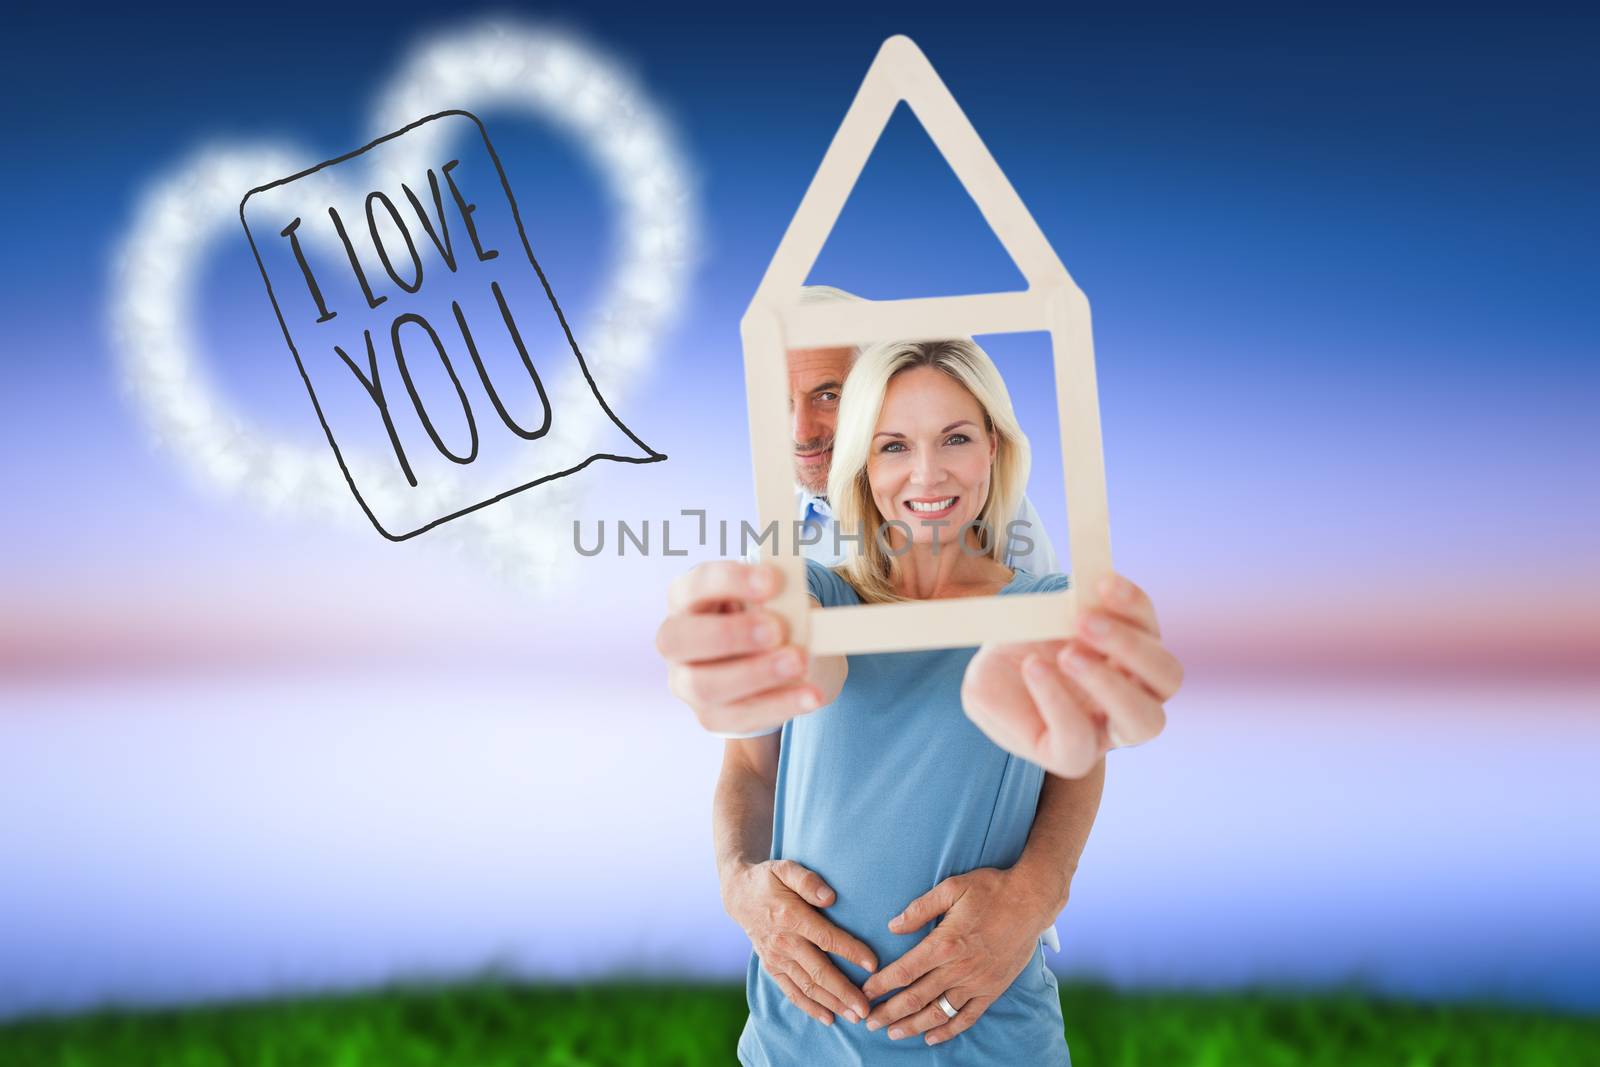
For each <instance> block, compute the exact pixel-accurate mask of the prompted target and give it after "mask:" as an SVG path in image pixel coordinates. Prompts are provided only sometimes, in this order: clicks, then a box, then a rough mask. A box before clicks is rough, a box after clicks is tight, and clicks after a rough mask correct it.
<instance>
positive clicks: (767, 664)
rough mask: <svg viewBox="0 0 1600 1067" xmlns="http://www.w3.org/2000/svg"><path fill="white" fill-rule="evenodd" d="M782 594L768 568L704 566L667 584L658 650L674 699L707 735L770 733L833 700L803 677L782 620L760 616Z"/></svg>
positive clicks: (802, 653)
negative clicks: (690, 710)
mask: <svg viewBox="0 0 1600 1067" xmlns="http://www.w3.org/2000/svg"><path fill="white" fill-rule="evenodd" d="M782 586H783V572H782V571H780V570H779V569H778V568H777V567H776V566H774V565H773V564H770V563H740V562H736V561H733V560H715V561H712V562H710V563H702V564H701V565H700V566H698V567H695V568H694V569H693V570H690V571H689V572H688V573H686V574H683V575H680V576H679V577H678V578H677V580H676V581H674V582H673V583H672V588H671V590H670V591H669V593H668V596H667V617H666V619H664V620H663V621H662V623H661V626H660V628H659V629H658V630H657V631H656V649H657V651H659V652H660V653H661V655H662V657H663V658H664V659H666V661H667V663H668V664H669V665H670V670H669V672H668V676H667V684H668V686H669V687H670V688H671V690H672V693H673V695H674V696H676V697H677V698H678V699H679V700H681V701H683V702H684V703H685V704H687V705H689V706H690V707H691V708H693V709H694V713H695V716H696V717H697V718H699V720H700V725H701V726H704V727H705V728H706V729H707V730H711V731H713V732H714V733H720V734H736V735H738V734H743V735H749V734H754V733H759V732H762V731H767V730H772V729H774V728H776V727H779V726H782V725H783V724H784V723H785V722H787V721H788V720H790V719H792V718H794V717H795V716H796V715H803V714H805V713H806V712H808V711H815V710H816V709H817V708H819V707H821V706H822V705H823V704H825V703H827V702H828V701H830V700H832V699H833V697H834V696H836V695H837V693H838V689H837V688H835V687H833V686H831V685H830V684H829V680H828V679H825V678H823V677H821V676H820V675H816V674H813V675H812V676H808V671H810V670H811V668H812V666H813V664H812V663H811V662H810V658H809V657H808V656H807V654H806V650H805V649H803V648H801V647H799V646H797V645H794V644H790V643H789V642H788V631H787V627H786V626H785V625H784V622H783V619H782V618H780V617H779V616H778V615H776V614H774V613H772V612H770V611H767V610H764V609H763V608H762V606H761V605H762V604H763V603H765V602H766V601H768V600H770V599H771V598H772V597H773V596H774V595H776V594H777V592H778V590H779V589H781V588H782ZM825 673H828V674H830V675H831V673H833V672H831V671H829V672H825ZM819 682H820V683H821V684H819ZM829 688H831V689H832V692H826V693H825V689H829Z"/></svg>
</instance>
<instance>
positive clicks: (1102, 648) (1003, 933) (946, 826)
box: [657, 289, 1182, 1067]
mask: <svg viewBox="0 0 1600 1067" xmlns="http://www.w3.org/2000/svg"><path fill="white" fill-rule="evenodd" d="M806 299H808V300H817V299H849V297H848V294H842V293H839V292H838V291H836V290H818V289H812V290H808V292H807V294H806ZM789 381H790V400H791V407H792V409H793V412H794V419H793V434H794V440H795V446H796V447H795V474H796V479H797V481H798V482H799V486H800V488H799V490H798V493H799V501H798V504H797V506H798V507H799V508H801V509H802V515H801V517H802V518H809V519H811V520H813V521H823V522H824V523H826V522H827V521H830V520H831V521H837V522H838V523H840V524H842V525H843V526H844V528H845V529H846V530H847V531H854V530H857V529H860V528H862V527H865V528H866V529H867V530H868V531H871V530H873V529H876V528H879V526H880V525H881V524H886V523H890V522H891V521H894V520H898V521H897V522H895V523H894V525H890V526H887V527H886V528H885V537H886V539H887V541H888V549H889V550H887V551H886V550H885V546H884V544H883V543H881V542H880V541H879V540H878V539H877V538H875V537H873V536H871V535H870V532H869V536H867V537H866V538H865V539H864V540H863V541H862V542H860V543H859V544H856V543H851V551H850V552H849V554H847V555H846V557H845V558H844V559H843V560H842V562H840V563H839V564H838V565H837V566H832V567H828V566H823V565H822V564H821V563H818V562H817V561H816V560H809V561H808V562H807V581H808V586H809V589H810V593H811V596H812V598H813V599H814V600H815V601H817V602H818V603H819V604H821V605H822V606H824V607H829V606H836V605H844V604H855V603H862V602H868V603H870V602H883V601H889V600H915V599H931V598H943V597H961V596H992V595H997V594H998V595H1003V596H1010V595H1027V594H1029V593H1034V592H1044V591H1051V590H1058V589H1063V588H1066V587H1067V584H1068V582H1067V578H1066V577H1065V576H1064V575H1061V574H1058V573H1050V572H1049V571H1053V566H1049V564H1048V562H1047V563H1046V564H1045V566H1043V567H1041V569H1040V570H1039V571H1034V570H1032V569H1031V567H1032V566H1039V564H1038V563H1037V562H1036V561H1037V560H1039V559H1043V560H1046V561H1049V560H1051V556H1050V550H1049V544H1048V539H1047V538H1045V537H1044V536H1043V531H1042V529H1038V528H1037V526H1036V525H1035V528H1034V529H1032V530H1031V531H1028V536H1029V539H1031V540H1032V542H1033V551H1032V553H1031V554H1030V555H1029V556H1028V557H1027V558H1025V559H1023V558H1016V557H1014V556H1013V557H1008V555H1007V549H1008V545H1010V546H1011V547H1017V546H1018V545H1020V541H1018V542H1010V541H1009V540H1008V539H1007V538H1006V537H1004V536H993V537H991V538H990V539H989V543H988V544H987V546H985V545H983V544H981V543H980V542H979V540H978V535H977V533H976V531H975V530H974V529H973V524H974V523H975V522H978V521H982V522H983V523H984V524H985V525H986V527H987V528H988V529H990V530H993V531H1005V530H1006V529H1007V527H1008V524H1009V521H1010V520H1011V519H1012V518H1013V517H1021V518H1023V519H1024V520H1025V521H1026V520H1031V519H1032V517H1033V512H1032V509H1031V507H1029V506H1028V505H1027V504H1026V502H1025V500H1024V498H1023V489H1024V486H1025V484H1026V481H1027V475H1028V444H1027V439H1026V438H1025V437H1024V436H1023V434H1022V432H1021V430H1020V428H1019V427H1018V425H1017V422H1016V417H1015V415H1014V414H1013V412H1012V406H1011V401H1010V398H1009V396H1008V394H1007V392H1006V389H1005V384H1004V382H1003V381H1002V380H1001V378H1000V375H999V373H998V371H997V370H996V369H995V366H994V364H993V362H992V361H991V360H990V359H989V357H988V356H987V354H985V353H984V352H983V350H982V349H981V348H979V347H978V346H977V345H975V344H973V343H972V342H971V341H969V340H963V339H957V340H947V341H933V342H918V343H898V344H882V345H874V346H871V347H869V348H867V349H866V350H865V351H863V352H860V353H857V352H855V351H854V350H851V349H820V350H804V351H795V352H791V353H790V366H789ZM824 488H825V489H826V492H825V494H824V493H823V492H821V490H823V489H824ZM821 507H826V508H827V509H828V511H829V512H831V514H821V513H820V511H821ZM901 524H904V525H901ZM906 531H909V533H907V532H906ZM830 534H831V531H830ZM958 538H959V539H961V540H959V541H958ZM832 545H833V538H832V537H831V536H826V537H823V538H822V539H821V543H820V544H818V545H817V546H816V548H817V549H818V550H819V552H821V553H824V554H826V553H827V552H828V551H830V550H831V548H832ZM781 580H782V579H781V575H780V574H779V573H778V571H777V569H776V568H774V567H771V566H770V565H759V564H749V563H736V562H732V561H719V562H715V563H709V564H705V565H702V566H700V567H697V568H695V569H694V570H692V571H690V572H689V573H688V574H686V575H684V576H683V577H682V578H680V579H679V580H678V581H677V582H676V583H674V586H673V589H672V593H671V607H670V614H669V615H668V617H667V619H666V620H665V621H664V622H663V623H662V625H661V628H660V630H659V632H658V634H657V646H658V648H659V649H660V651H661V653H662V654H663V655H664V656H665V657H666V658H667V660H668V661H669V663H670V664H671V685H672V688H673V691H674V693H676V694H677V695H678V696H679V697H680V698H681V699H683V700H684V701H685V702H686V703H688V704H690V705H691V706H692V707H693V708H694V709H695V711H696V714H697V715H698V716H699V718H700V721H701V722H702V723H703V724H704V725H705V726H707V728H709V729H711V730H713V731H714V732H718V733H721V734H722V735H723V736H725V737H727V738H728V740H727V742H726V750H725V754H724V758H723V768H722V774H721V778H720V780H719V781H718V784H717V790H716V799H715V802H714V805H713V816H712V818H713V829H714V835H715V842H716V853H717V866H718V874H719V876H720V880H721V884H722V894H723V903H724V905H725V907H726V908H727V910H728V913H729V914H730V915H731V916H732V917H733V918H734V919H735V921H737V922H738V923H739V924H740V925H741V926H742V927H743V928H744V929H745V931H746V932H747V933H748V934H749V936H750V939H751V942H752V945H753V946H754V949H755V953H754V955H753V957H752V959H751V962H750V968H749V973H748V978H747V995H748V998H749V1004H750V1018H749V1021H748V1023H747V1024H746V1026H745V1030H744V1033H743V1035H742V1037H741V1039H740V1042H739V1050H738V1052H739V1060H740V1062H741V1063H743V1064H745V1065H746V1067H766V1065H771V1067H790V1065H793V1067H808V1065H812V1064H881V1063H890V1062H900V1061H903V1060H913V1061H914V1060H918V1059H921V1060H922V1061H923V1062H937V1063H944V1064H972V1065H1001V1064H1004V1065H1010V1064H1030V1065H1034V1064H1037V1065H1059V1064H1067V1063H1069V1062H1070V1057H1069V1054H1068V1051H1067V1045H1066V1040H1065V1037H1064V1033H1063V1025H1062V1017H1061V1005H1060V999H1059V994H1058V991H1057V987H1056V982H1055V978H1054V976H1053V975H1052V974H1051V973H1050V971H1049V969H1048V968H1047V967H1046V965H1045V961H1044V955H1043V952H1042V950H1041V948H1040V936H1041V935H1040V931H1041V930H1048V935H1051V936H1053V934H1054V930H1053V923H1054V920H1055V917H1056V915H1057V914H1058V913H1059V912H1060V911H1061V909H1062V907H1064V906H1065V904H1066V901H1067V896H1068V891H1069V888H1070V882H1071V877H1072V873H1073V871H1074V870H1075V869H1076V867H1077V862H1078V857H1079V855H1080V854H1081V852H1082V850H1083V846H1084V843H1085V842H1086V840H1087V838H1088V835H1089V830H1090V828H1091V826H1092V825H1093V822H1094V817H1095V813H1096V811H1097V809H1098V807H1099V802H1100V792H1101V788H1102V785H1103V782H1104V773H1105V768H1104V759H1103V756H1104V753H1105V752H1106V750H1107V749H1108V748H1109V747H1111V745H1112V738H1113V737H1114V738H1116V742H1117V743H1120V744H1134V743H1138V742H1139V741H1142V740H1146V739H1148V738H1150V737H1153V736H1154V735H1155V734H1156V733H1158V732H1159V731H1160V729H1161V727H1162V725H1163V723H1164V721H1165V713H1164V711H1163V708H1162V705H1163V703H1164V702H1165V701H1166V700H1168V699H1170V698H1171V696H1172V694H1173V693H1174V692H1175V691H1176V690H1177V687H1178V685H1179V682H1180V680H1181V675H1182V669H1181V667H1180V666H1179V664H1178V662H1177V660H1176V659H1175V658H1174V657H1173V656H1172V654H1171V653H1170V652H1168V651H1167V650H1166V649H1165V648H1164V647H1163V646H1162V645H1161V642H1160V638H1159V636H1158V630H1157V626H1156V620H1155V614H1154V609H1153V607H1152V605H1151V603H1150V601H1149V599H1148V598H1147V597H1146V596H1145V594H1144V593H1143V592H1142V591H1141V590H1139V589H1138V588H1137V587H1136V586H1134V585H1133V584H1132V583H1130V582H1127V581H1126V580H1125V579H1122V578H1113V579H1111V581H1110V583H1109V586H1108V588H1107V589H1106V590H1105V608H1104V609H1103V610H1101V611H1098V612H1094V613H1086V614H1085V615H1084V617H1083V618H1082V620H1081V624H1080V629H1079V633H1078V634H1077V635H1076V636H1075V637H1074V638H1073V639H1070V640H1066V641H1047V642H1033V643H1027V644H1019V645H985V646H983V647H982V648H980V649H976V650H974V649H971V648H967V649H937V650H929V651H918V652H905V653H886V654H879V655H869V656H850V657H820V658H818V657H809V656H808V655H807V654H806V651H805V650H804V649H803V648H800V647H798V646H794V645H790V644H788V643H787V639H786V635H785V634H784V631H783V624H782V621H781V620H780V619H779V618H777V617H776V616H775V615H772V614H771V613H769V612H765V611H763V610H762V609H761V604H762V602H763V601H765V600H766V599H768V598H769V597H771V596H772V595H773V594H774V593H775V592H776V591H777V588H778V584H779V582H781ZM775 724H776V725H775ZM763 728H765V729H770V730H771V732H767V733H760V732H759V731H760V730H761V729H763ZM936 920H937V925H932V924H933V923H935V921H936ZM840 1021H842V1022H843V1023H845V1024H847V1025H840V1024H839V1023H840ZM945 1042H950V1043H949V1044H948V1045H945V1044H944V1043H945ZM927 1045H939V1046H941V1047H940V1048H939V1051H938V1052H937V1053H934V1054H932V1057H933V1058H931V1059H929V1058H928V1057H929V1055H930V1054H929V1053H928V1052H927V1050H926V1048H925V1047H923V1046H927ZM919 1052H920V1053H921V1056H920V1057H919Z"/></svg>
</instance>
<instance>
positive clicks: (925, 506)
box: [906, 496, 956, 511]
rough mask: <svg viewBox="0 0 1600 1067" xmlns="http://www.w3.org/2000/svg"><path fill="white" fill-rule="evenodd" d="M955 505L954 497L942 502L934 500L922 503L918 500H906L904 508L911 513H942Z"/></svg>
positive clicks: (946, 498) (948, 497)
mask: <svg viewBox="0 0 1600 1067" xmlns="http://www.w3.org/2000/svg"><path fill="white" fill-rule="evenodd" d="M955 503H956V498H955V497H953V496H947V497H945V498H944V499H943V500H934V501H931V502H928V503H923V502H922V501H920V500H907V501H906V506H908V507H909V508H910V509H911V510H912V511H943V510H944V509H945V508H949V507H954V506H955Z"/></svg>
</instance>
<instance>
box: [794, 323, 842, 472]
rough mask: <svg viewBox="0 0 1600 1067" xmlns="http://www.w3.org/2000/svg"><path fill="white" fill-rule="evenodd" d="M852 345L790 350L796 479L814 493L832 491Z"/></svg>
mask: <svg viewBox="0 0 1600 1067" xmlns="http://www.w3.org/2000/svg"><path fill="white" fill-rule="evenodd" d="M854 354H855V353H854V351H853V350H852V349H849V348H794V349H790V350H789V425H790V436H791V437H792V439H793V441H794V480H795V482H796V484H798V485H801V486H803V487H805V489H807V490H808V491H810V492H812V493H818V494H821V493H825V492H827V491H828V468H829V466H831V465H832V463H833V432H834V427H835V426H836V425H838V422H839V394H840V392H841V391H842V390H843V389H844V379H845V375H846V374H848V373H849V372H850V361H851V358H852V357H853V356H854Z"/></svg>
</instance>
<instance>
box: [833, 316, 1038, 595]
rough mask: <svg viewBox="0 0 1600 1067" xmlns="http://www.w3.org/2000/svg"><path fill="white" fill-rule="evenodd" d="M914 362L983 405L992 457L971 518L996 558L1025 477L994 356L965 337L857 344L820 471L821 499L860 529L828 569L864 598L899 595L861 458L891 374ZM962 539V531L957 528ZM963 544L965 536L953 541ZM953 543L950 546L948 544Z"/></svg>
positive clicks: (1023, 454) (868, 451) (1002, 552)
mask: <svg viewBox="0 0 1600 1067" xmlns="http://www.w3.org/2000/svg"><path fill="white" fill-rule="evenodd" d="M914 367H932V368H933V369H935V370H937V371H940V372H942V373H944V374H948V375H949V376H950V377H951V378H954V379H955V380H956V381H957V382H959V383H960V384H961V385H962V386H963V387H964V388H965V389H966V390H967V392H969V393H971V394H972V396H973V399H975V400H977V402H978V405H979V406H980V407H982V408H983V412H984V420H983V421H984V429H985V430H986V431H987V432H988V433H989V434H990V435H991V436H993V437H994V438H995V439H996V440H995V453H994V462H993V464H992V466H991V468H990V472H989V497H988V499H987V500H985V501H984V504H983V509H982V510H981V511H980V512H979V513H978V517H977V519H976V520H975V521H976V522H978V523H980V524H981V525H980V526H979V533H980V537H983V538H986V539H987V544H986V545H985V548H986V552H985V555H987V556H989V557H990V558H992V559H993V560H995V561H996V562H997V563H1002V564H1003V563H1004V562H1005V556H1006V542H1007V540H1008V530H1007V526H1008V524H1009V523H1010V522H1011V520H1012V518H1014V517H1015V516H1016V514H1017V508H1018V506H1019V505H1020V504H1021V502H1022V494H1023V492H1024V490H1025V489H1026V487H1027V484H1028V467H1029V463H1030V458H1029V451H1028V438H1027V437H1026V436H1025V435H1024V434H1023V432H1022V427H1021V426H1019V425H1018V424H1017V416H1016V412H1015V411H1013V410H1012V407H1011V394H1010V393H1008V392H1007V391H1006V383H1005V379H1003V378H1001V376H1000V371H999V368H997V367H996V366H995V365H994V360H992V359H990V358H989V354H988V353H987V352H985V351H984V350H983V349H982V348H979V347H978V346H977V345H976V344H975V343H973V342H972V341H971V340H969V339H967V338H964V337H962V338H953V339H949V340H942V341H914V342H908V341H896V342H892V343H888V344H877V345H872V346H869V347H868V348H866V349H865V350H863V351H862V353H861V355H860V356H859V357H858V358H857V359H856V362H855V365H854V366H853V367H851V369H850V375H849V377H847V378H846V379H845V384H844V389H843V396H842V397H841V398H840V401H839V421H838V425H837V426H836V427H835V430H834V439H833V464H832V467H831V469H830V470H829V473H828V503H829V505H830V506H831V508H832V511H833V515H834V518H835V520H836V521H837V522H838V523H839V527H840V530H841V531H842V532H843V533H845V534H847V535H853V534H856V533H858V532H859V533H860V534H861V540H860V541H859V542H852V548H851V550H850V552H849V553H848V554H847V555H846V557H845V560H844V562H843V563H841V564H840V565H839V566H838V567H837V568H836V570H837V571H838V572H839V574H840V575H841V576H842V577H843V578H844V579H845V581H847V582H849V583H850V585H851V586H853V587H854V588H855V590H856V592H857V594H859V595H860V597H861V599H862V601H863V602H864V603H869V604H870V603H875V602H876V603H883V602H888V601H899V600H905V599H907V598H906V597H904V596H901V595H900V594H899V593H898V592H897V591H896V590H895V576H896V570H897V568H898V567H899V561H898V560H897V559H896V558H895V557H894V556H893V555H891V554H890V553H889V551H888V549H887V547H886V543H887V540H888V536H889V533H888V530H887V529H886V528H884V526H883V523H884V521H885V520H884V516H883V514H882V512H880V511H879V510H878V504H877V501H875V500H874V499H873V498H872V486H871V484H870V483H869V482H868V480H867V461H868V459H869V458H870V457H871V455H872V437H873V434H874V433H875V432H876V430H877V427H878V416H879V414H880V413H881V412H882V410H883V398H884V396H885V394H886V393H887V392H888V390H889V382H890V380H891V379H893V378H894V377H895V376H896V375H898V374H902V373H904V372H905V371H908V370H911V369H912V368H914ZM960 533H961V536H962V538H963V539H964V538H965V536H966V531H964V530H963V531H961V532H960ZM960 544H961V545H963V546H964V545H965V541H964V540H963V541H961V542H960ZM952 548H955V546H952Z"/></svg>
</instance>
